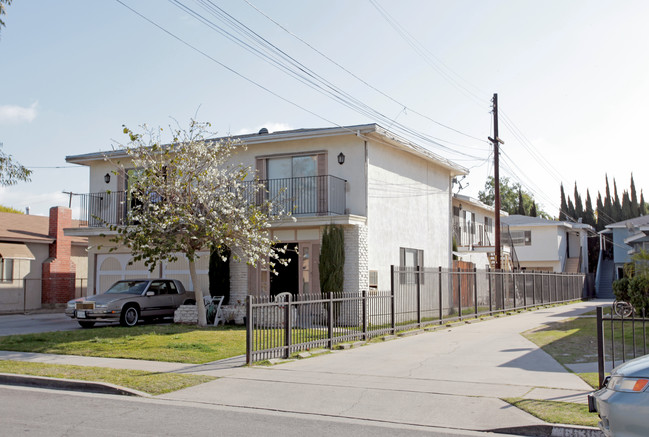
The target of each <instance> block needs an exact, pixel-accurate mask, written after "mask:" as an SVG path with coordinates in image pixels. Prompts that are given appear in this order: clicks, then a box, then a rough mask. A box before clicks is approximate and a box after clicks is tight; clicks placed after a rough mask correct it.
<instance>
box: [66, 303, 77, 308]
mask: <svg viewBox="0 0 649 437" xmlns="http://www.w3.org/2000/svg"><path fill="white" fill-rule="evenodd" d="M76 306H77V303H76V302H75V301H70V302H68V309H74V308H75V307H76Z"/></svg>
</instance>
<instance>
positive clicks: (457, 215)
mask: <svg viewBox="0 0 649 437" xmlns="http://www.w3.org/2000/svg"><path fill="white" fill-rule="evenodd" d="M500 214H501V216H506V215H507V213H506V212H504V211H501V213H500ZM495 220H496V214H495V209H494V207H493V206H489V205H487V204H484V203H482V202H481V201H479V200H477V199H474V198H471V197H469V196H464V195H461V194H454V195H453V237H454V239H455V245H456V248H457V250H456V252H455V255H456V256H458V257H459V258H460V259H461V260H462V261H467V262H471V263H473V264H475V266H476V267H477V268H479V269H482V268H487V267H493V266H492V265H491V263H492V261H491V259H492V258H493V256H490V255H489V254H493V253H494V251H495V247H496V246H495V240H496V238H495V228H494V222H495ZM508 256H509V252H508V251H507V250H505V251H504V252H503V258H506V257H508ZM505 264H507V263H505Z"/></svg>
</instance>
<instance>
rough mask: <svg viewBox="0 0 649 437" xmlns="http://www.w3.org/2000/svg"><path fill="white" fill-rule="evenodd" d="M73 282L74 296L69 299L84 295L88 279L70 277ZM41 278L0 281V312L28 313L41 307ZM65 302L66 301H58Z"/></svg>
mask: <svg viewBox="0 0 649 437" xmlns="http://www.w3.org/2000/svg"><path fill="white" fill-rule="evenodd" d="M71 281H74V284H72V283H70V287H73V288H74V296H70V299H72V298H77V297H82V296H86V294H87V287H88V280H87V279H86V278H76V279H71ZM42 298H43V279H42V278H27V279H13V280H9V281H0V313H5V314H6V313H20V312H22V313H28V312H29V311H34V310H38V309H41V308H42V307H43V302H42ZM59 303H60V304H65V303H66V302H59Z"/></svg>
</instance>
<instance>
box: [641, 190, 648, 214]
mask: <svg viewBox="0 0 649 437" xmlns="http://www.w3.org/2000/svg"><path fill="white" fill-rule="evenodd" d="M646 213H647V206H646V205H645V203H644V194H643V193H642V190H640V215H645V214H646Z"/></svg>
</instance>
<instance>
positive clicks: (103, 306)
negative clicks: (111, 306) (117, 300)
mask: <svg viewBox="0 0 649 437" xmlns="http://www.w3.org/2000/svg"><path fill="white" fill-rule="evenodd" d="M95 308H108V305H107V304H105V303H96V304H95Z"/></svg>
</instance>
